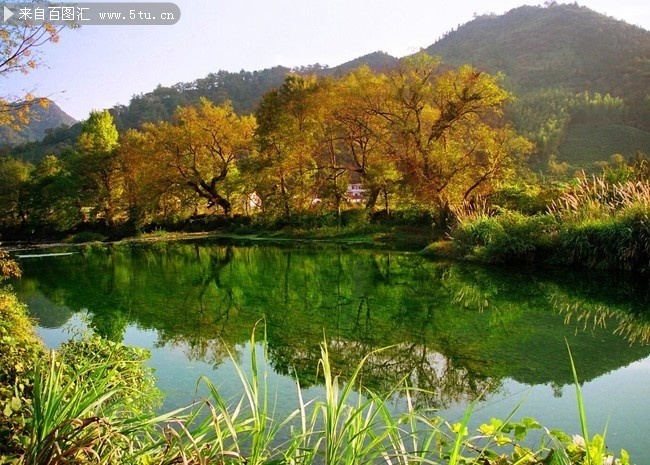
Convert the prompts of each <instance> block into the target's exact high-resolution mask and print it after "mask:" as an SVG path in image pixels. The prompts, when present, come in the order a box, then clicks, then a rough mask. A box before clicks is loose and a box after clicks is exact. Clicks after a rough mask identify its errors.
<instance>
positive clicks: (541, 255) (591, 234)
mask: <svg viewBox="0 0 650 465" xmlns="http://www.w3.org/2000/svg"><path fill="white" fill-rule="evenodd" d="M451 238H452V241H451V242H450V243H446V244H445V243H437V244H433V245H431V246H429V248H428V249H427V253H430V254H432V255H441V254H446V255H448V256H455V257H458V258H462V259H469V260H477V261H481V262H485V263H507V264H530V263H544V264H554V265H558V264H559V265H567V266H572V267H588V268H597V269H611V270H630V271H638V272H643V273H648V272H650V186H649V185H648V183H642V182H632V181H628V182H626V183H608V182H606V181H604V180H602V179H599V178H594V179H592V180H588V179H583V180H581V181H580V183H578V184H577V185H576V186H574V188H572V189H570V190H568V191H566V192H565V193H564V194H563V195H562V196H561V197H560V198H559V199H557V200H556V201H555V202H554V203H553V205H552V206H551V208H549V209H548V211H546V212H544V213H539V214H536V215H525V214H523V213H520V212H518V211H510V210H500V211H490V210H489V209H484V210H480V211H476V210H474V211H468V212H464V213H463V214H460V215H459V216H458V224H457V225H456V227H455V228H454V230H453V232H452V234H451Z"/></svg>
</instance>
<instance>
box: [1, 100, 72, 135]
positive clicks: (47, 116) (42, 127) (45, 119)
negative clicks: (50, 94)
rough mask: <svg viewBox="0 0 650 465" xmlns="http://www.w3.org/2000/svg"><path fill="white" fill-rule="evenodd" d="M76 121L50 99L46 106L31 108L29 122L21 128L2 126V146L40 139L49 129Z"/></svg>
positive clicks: (70, 124) (69, 124)
mask: <svg viewBox="0 0 650 465" xmlns="http://www.w3.org/2000/svg"><path fill="white" fill-rule="evenodd" d="M76 122H77V120H75V119H74V118H73V117H72V116H70V115H68V114H67V113H66V112H64V111H63V110H61V108H60V107H59V106H58V105H57V104H56V103H54V102H52V101H51V100H48V101H47V105H46V106H41V105H34V106H32V107H31V108H30V110H29V122H28V123H27V124H25V125H23V126H22V127H21V128H20V129H19V130H15V129H12V128H9V127H7V126H2V127H0V146H3V145H18V144H23V143H26V142H34V141H40V140H42V139H43V138H44V137H45V135H46V133H47V131H48V130H49V129H55V128H58V127H59V126H72V125H73V124H75V123H76Z"/></svg>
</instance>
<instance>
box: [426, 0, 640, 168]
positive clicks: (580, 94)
mask: <svg viewBox="0 0 650 465" xmlns="http://www.w3.org/2000/svg"><path fill="white" fill-rule="evenodd" d="M426 50H427V52H428V53H430V54H433V55H439V56H441V57H443V59H444V61H445V62H446V63H448V64H450V65H454V66H457V65H460V64H462V63H470V64H473V65H475V66H478V67H479V68H482V69H485V70H487V71H489V72H492V73H497V72H500V73H503V75H504V86H505V87H506V88H507V89H508V90H510V91H511V92H513V93H514V94H515V96H517V97H518V98H517V101H516V102H515V103H514V104H513V105H512V106H511V107H510V111H509V114H510V115H511V118H512V119H513V120H514V121H515V123H516V125H517V127H518V129H519V130H520V131H522V132H523V134H524V135H526V136H527V137H529V138H530V139H531V140H533V141H534V142H535V143H536V144H537V145H538V156H537V158H536V161H537V166H538V167H542V168H543V167H545V165H546V164H547V162H548V161H549V158H551V157H557V160H558V161H560V162H561V161H565V162H568V163H569V164H570V165H571V167H572V168H574V169H579V168H585V169H587V170H591V169H593V167H594V162H596V161H599V160H608V159H609V157H610V156H611V155H612V152H611V150H612V145H614V146H615V147H616V152H614V153H621V154H623V155H626V156H628V157H630V156H633V155H634V154H635V153H636V152H637V151H642V152H645V153H647V152H649V151H650V144H649V141H650V133H649V132H648V131H650V93H649V91H648V89H650V32H648V31H646V30H644V29H641V28H639V27H636V26H632V25H629V24H627V23H625V22H623V21H618V20H615V19H613V18H609V17H607V16H604V15H601V14H599V13H596V12H594V11H592V10H590V9H588V8H586V7H583V6H578V5H577V4H570V5H555V4H552V5H551V6H549V7H546V8H542V7H534V6H522V7H520V8H516V9H514V10H511V11H509V12H508V13H506V14H505V15H502V16H497V15H486V16H479V17H476V18H475V19H474V20H473V21H471V22H469V23H467V24H465V25H463V26H461V27H460V28H458V29H457V30H455V31H451V32H450V33H448V34H447V35H446V36H445V37H444V38H442V39H441V40H439V41H438V42H436V43H435V44H433V45H431V46H430V47H428V48H427V49H426ZM631 128H635V129H637V130H638V131H633V130H631ZM603 133H606V134H607V139H608V140H609V141H610V143H607V144H600V143H589V141H602V139H603ZM632 134H633V135H632ZM585 135H587V137H585ZM577 139H581V140H585V142H587V144H588V147H586V150H584V152H583V147H582V146H581V145H579V144H578V145H577V144H575V140H577ZM556 166H557V165H556Z"/></svg>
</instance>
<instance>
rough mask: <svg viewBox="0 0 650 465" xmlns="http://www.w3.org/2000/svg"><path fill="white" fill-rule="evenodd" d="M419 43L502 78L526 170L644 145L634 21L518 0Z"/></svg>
mask: <svg viewBox="0 0 650 465" xmlns="http://www.w3.org/2000/svg"><path fill="white" fill-rule="evenodd" d="M426 51H427V53H429V54H431V55H433V56H441V57H442V59H443V62H444V63H445V64H446V65H449V66H452V67H456V66H460V65H462V64H466V63H467V64H471V65H473V66H475V67H477V68H478V69H481V70H486V71H488V72H489V73H491V74H500V75H502V76H503V81H502V86H503V87H504V88H505V89H506V90H508V91H510V92H511V94H512V95H513V96H514V97H515V98H514V99H513V100H512V102H511V103H510V104H509V105H508V107H507V109H506V111H507V116H508V119H510V120H511V121H512V122H513V123H514V125H515V127H516V128H517V129H518V130H519V131H520V132H521V133H522V134H523V135H524V136H526V137H528V138H529V139H530V140H531V141H533V142H534V143H535V145H536V149H535V153H534V155H533V156H532V157H531V166H532V167H533V168H534V169H535V170H542V171H544V172H550V173H553V172H555V173H556V174H562V173H566V174H571V173H573V172H574V171H576V170H580V169H585V170H587V171H594V170H597V169H598V166H599V165H600V164H602V162H607V161H609V160H610V158H611V156H612V155H613V154H614V153H618V154H622V155H623V156H624V157H625V158H632V157H634V156H635V155H636V154H637V153H638V152H641V153H648V152H650V94H649V92H648V89H650V32H648V31H646V30H644V29H641V28H639V27H636V26H632V25H629V24H627V23H625V22H623V21H618V20H615V19H612V18H609V17H607V16H604V15H601V14H599V13H596V12H594V11H592V10H590V9H588V8H586V7H581V6H578V5H577V4H573V5H552V6H548V7H534V6H523V7H520V8H516V9H514V10H511V11H509V12H508V13H506V14H505V15H501V16H498V15H484V16H478V17H475V18H474V19H473V20H472V21H470V22H468V23H467V24H465V25H463V26H460V27H459V28H458V29H457V30H454V31H451V32H449V33H448V34H446V35H445V37H443V38H442V39H441V40H439V41H438V42H436V43H435V44H433V45H431V46H429V47H428V48H427V49H426ZM398 63H399V59H397V58H395V57H392V56H390V55H388V54H386V53H384V52H374V53H370V54H368V55H365V56H363V57H360V58H357V59H355V60H352V61H350V62H348V63H344V64H341V65H339V66H336V67H327V66H321V65H319V64H315V65H308V66H303V67H299V68H295V69H289V68H286V67H282V66H276V67H274V68H269V69H264V70H259V71H244V70H242V71H239V72H235V73H233V72H228V71H223V70H222V71H218V72H216V73H211V74H209V75H207V76H205V77H203V78H199V79H196V80H194V81H191V82H180V83H178V84H175V85H173V86H171V87H163V86H158V87H157V88H156V89H154V90H153V91H151V92H148V93H144V94H139V95H135V96H133V98H132V99H131V101H130V103H129V104H128V105H117V106H115V107H113V108H112V109H110V112H111V114H112V116H113V118H114V121H115V124H116V126H117V128H118V130H120V131H125V130H126V129H131V128H138V127H140V126H141V125H142V124H144V123H147V122H153V123H155V122H158V121H169V120H170V119H171V118H172V116H173V114H174V112H175V110H176V108H177V107H179V106H180V107H182V106H187V105H192V104H197V103H198V102H199V101H200V99H201V98H207V99H208V100H210V101H212V102H214V103H217V104H221V103H224V102H226V101H229V102H231V105H232V107H233V109H234V110H235V111H236V112H237V113H238V114H250V113H252V112H254V111H255V109H256V107H257V105H258V103H259V102H260V100H261V98H262V96H263V95H264V94H265V93H266V92H268V91H269V90H271V89H274V88H278V87H280V86H281V85H282V83H283V82H284V79H285V77H286V76H287V75H288V74H291V73H297V74H300V75H310V74H316V75H318V76H342V75H344V74H345V73H347V72H349V71H351V70H353V69H355V68H357V67H359V66H360V65H367V66H369V67H370V69H372V70H373V71H376V72H383V71H386V70H388V69H390V68H394V67H395V66H397V64H398ZM78 134H79V127H77V128H74V129H73V130H72V131H71V133H70V135H69V137H66V135H65V134H63V133H61V132H59V133H58V134H57V136H56V137H55V138H54V139H55V141H54V143H53V141H52V138H51V137H50V139H49V141H46V142H45V143H44V144H42V145H40V146H39V145H38V144H36V145H34V144H31V145H27V146H25V147H23V148H20V149H14V150H12V154H13V155H16V156H19V157H20V158H23V159H26V160H31V161H38V160H40V159H41V158H42V157H43V156H44V155H46V154H48V153H55V154H56V153H59V152H60V149H61V147H62V146H61V144H60V142H61V140H73V139H74V138H76V137H77V136H78ZM603 142H604V143H603ZM583 143H584V145H583Z"/></svg>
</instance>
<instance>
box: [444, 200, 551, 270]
mask: <svg viewBox="0 0 650 465" xmlns="http://www.w3.org/2000/svg"><path fill="white" fill-rule="evenodd" d="M556 228H557V224H556V221H555V219H554V218H553V217H552V216H551V215H535V216H526V215H523V214H521V213H518V212H503V213H501V214H499V215H495V216H487V215H481V216H479V217H477V218H472V219H469V220H461V221H460V223H459V224H458V226H457V227H456V229H455V230H454V231H453V233H452V237H453V239H454V247H455V248H456V250H457V251H458V252H459V253H460V254H461V255H462V256H465V257H468V258H474V259H478V260H480V261H485V262H488V263H530V262H533V261H538V260H541V259H543V258H544V257H547V256H548V255H549V254H550V249H551V245H552V240H553V237H554V234H555V230H556Z"/></svg>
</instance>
